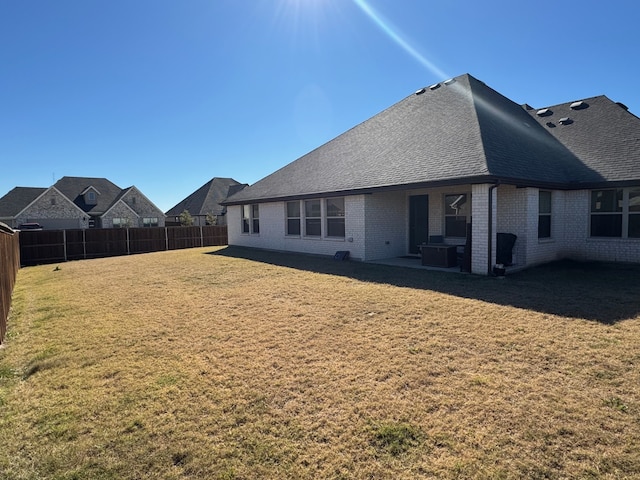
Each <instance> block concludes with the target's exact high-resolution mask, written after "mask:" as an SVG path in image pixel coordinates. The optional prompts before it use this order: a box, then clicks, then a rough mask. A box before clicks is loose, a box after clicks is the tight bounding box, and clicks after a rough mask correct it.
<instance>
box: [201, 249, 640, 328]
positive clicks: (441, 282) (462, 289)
mask: <svg viewBox="0 0 640 480" xmlns="http://www.w3.org/2000/svg"><path fill="white" fill-rule="evenodd" d="M209 254H211V255H219V256H225V257H231V258H241V259H245V260H249V261H252V262H260V263H267V264H270V265H277V266H282V267H287V268H294V269H297V270H303V271H308V272H314V273H320V274H326V275H339V276H343V277H349V278H352V279H354V280H357V281H362V282H373V283H380V284H388V285H394V286H397V287H401V288H411V289H422V290H432V291H436V292H440V293H445V294H448V295H454V296H457V297H461V298H469V299H474V300H481V301H483V302H488V303H492V304H495V305H503V306H511V307H516V308H521V309H523V310H532V311H536V312H540V313H545V314H549V315H558V316H562V317H568V318H573V319H585V320H590V321H596V322H600V323H603V324H613V323H616V322H619V321H622V320H628V319H632V318H635V317H637V316H638V315H640V302H638V300H637V299H638V298H640V284H639V283H638V282H637V278H638V276H639V275H640V266H637V265H620V264H607V263H593V262H574V261H559V262H554V263H549V264H546V265H541V266H538V267H534V268H531V269H528V270H525V271H521V272H518V273H515V274H513V275H509V276H507V277H506V278H503V279H496V278H493V277H484V276H478V275H452V274H448V273H442V272H437V271H426V270H415V269H410V268H403V267H392V266H387V265H384V266H381V265H375V264H370V263H364V262H338V261H334V260H332V259H331V258H328V257H324V256H319V255H308V254H296V253H285V252H272V251H266V250H262V249H254V248H246V247H237V246H229V247H227V248H225V249H222V250H217V251H215V252H211V253H209ZM525 314H526V313H525V312H523V315H525Z"/></svg>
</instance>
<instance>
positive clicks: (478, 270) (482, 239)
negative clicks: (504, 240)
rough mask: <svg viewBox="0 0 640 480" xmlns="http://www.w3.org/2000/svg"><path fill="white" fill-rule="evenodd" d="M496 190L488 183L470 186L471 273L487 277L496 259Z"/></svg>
mask: <svg viewBox="0 0 640 480" xmlns="http://www.w3.org/2000/svg"><path fill="white" fill-rule="evenodd" d="M497 190H498V189H497V188H495V187H494V185H492V184H490V183H483V184H480V185H472V186H471V198H472V201H471V215H472V218H473V220H472V225H471V238H472V240H471V245H472V246H471V273H475V274H478V275H487V273H488V270H489V266H490V265H491V266H493V265H494V264H495V259H496V228H497V211H498V202H497V198H498V195H497ZM489 194H491V195H492V197H493V199H492V202H491V203H492V208H491V210H492V215H491V217H492V218H491V224H492V225H491V228H489ZM489 232H491V235H492V240H491V262H489Z"/></svg>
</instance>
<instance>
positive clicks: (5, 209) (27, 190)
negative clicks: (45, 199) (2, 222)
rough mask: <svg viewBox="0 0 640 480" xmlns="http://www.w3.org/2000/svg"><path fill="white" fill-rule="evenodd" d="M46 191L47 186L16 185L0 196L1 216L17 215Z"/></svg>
mask: <svg viewBox="0 0 640 480" xmlns="http://www.w3.org/2000/svg"><path fill="white" fill-rule="evenodd" d="M46 191H47V189H46V188H37V187H15V188H14V189H12V190H11V191H10V192H9V193H7V194H6V195H5V196H4V197H2V198H0V217H15V216H16V215H18V214H19V213H20V212H21V211H22V210H24V209H25V207H26V206H27V205H29V204H30V203H31V202H33V201H34V200H35V199H36V198H38V197H39V196H40V195H42V194H43V193H44V192H46Z"/></svg>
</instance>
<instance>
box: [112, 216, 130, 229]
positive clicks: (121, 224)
mask: <svg viewBox="0 0 640 480" xmlns="http://www.w3.org/2000/svg"><path fill="white" fill-rule="evenodd" d="M128 226H129V219H128V218H114V219H113V228H127V227H128Z"/></svg>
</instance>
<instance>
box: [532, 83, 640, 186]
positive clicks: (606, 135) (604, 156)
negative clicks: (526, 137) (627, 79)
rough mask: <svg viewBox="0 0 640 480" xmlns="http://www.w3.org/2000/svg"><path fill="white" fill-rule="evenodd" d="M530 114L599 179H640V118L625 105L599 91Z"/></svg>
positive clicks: (615, 180) (625, 181) (609, 180)
mask: <svg viewBox="0 0 640 480" xmlns="http://www.w3.org/2000/svg"><path fill="white" fill-rule="evenodd" d="M572 104H573V105H574V108H571V105H572ZM541 110H544V111H541ZM538 112H540V113H541V115H538ZM529 114H530V115H531V116H532V117H533V118H534V119H535V120H536V121H537V122H538V123H539V124H540V125H542V126H543V127H544V128H545V129H546V130H547V131H548V132H549V133H551V134H552V135H553V136H554V137H555V138H557V139H558V140H559V141H560V142H562V143H563V144H564V145H565V146H566V147H567V148H568V149H569V150H570V151H571V152H572V153H573V154H574V155H575V156H576V157H578V158H579V159H580V161H581V162H582V163H583V164H584V165H586V166H587V167H589V168H590V169H591V170H592V171H594V172H596V173H597V174H598V175H599V176H600V177H601V180H602V181H606V182H622V183H627V182H628V183H636V184H637V183H638V181H640V118H638V117H636V116H635V115H633V114H632V113H630V112H629V111H627V109H626V107H624V106H621V105H620V104H618V103H615V102H613V101H611V100H610V99H609V98H607V97H605V96H603V95H601V96H598V97H592V98H587V99H584V100H582V101H579V102H568V103H563V104H560V105H555V106H552V107H547V108H546V109H538V110H529ZM561 119H568V120H565V121H563V122H561V121H560V120H561Z"/></svg>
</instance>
